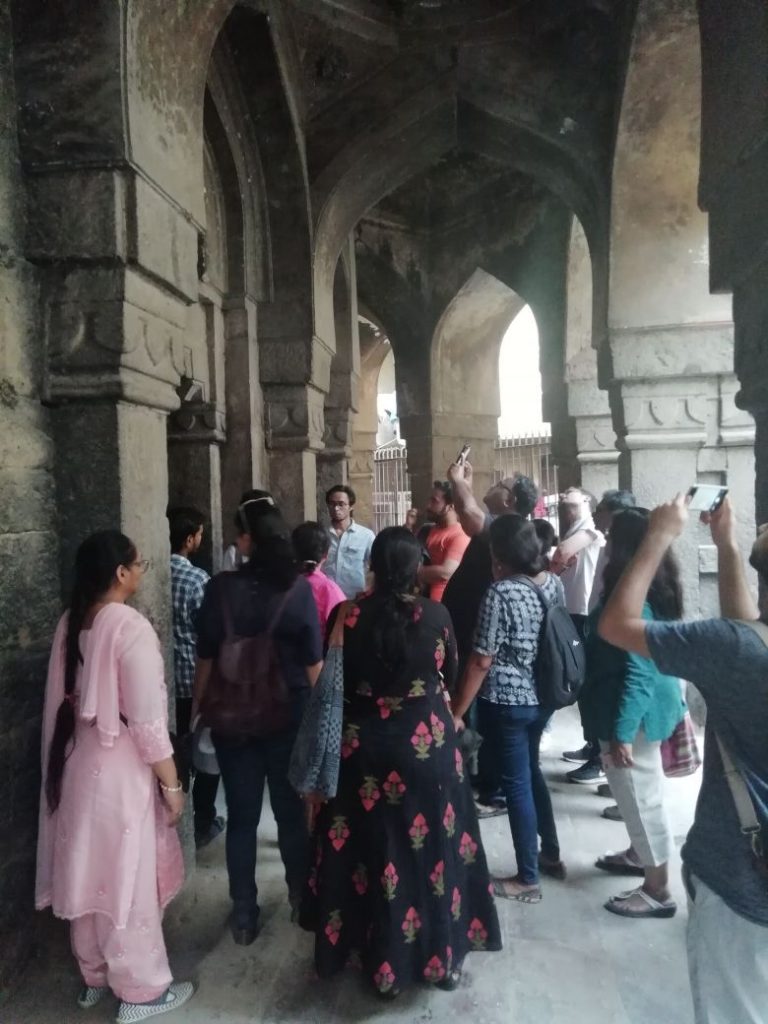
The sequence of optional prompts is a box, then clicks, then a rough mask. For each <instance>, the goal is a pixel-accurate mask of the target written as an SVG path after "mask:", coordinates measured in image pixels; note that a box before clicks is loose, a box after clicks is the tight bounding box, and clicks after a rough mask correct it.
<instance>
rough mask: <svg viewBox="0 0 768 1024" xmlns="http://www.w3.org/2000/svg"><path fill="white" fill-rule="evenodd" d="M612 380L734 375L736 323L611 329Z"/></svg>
mask: <svg viewBox="0 0 768 1024" xmlns="http://www.w3.org/2000/svg"><path fill="white" fill-rule="evenodd" d="M609 343H610V350H611V355H612V357H613V378H614V380H616V381H625V380H657V379H659V378H668V377H684V378H686V379H687V380H690V379H691V378H692V377H713V376H721V375H732V374H733V324H732V323H701V324H674V325H669V326H664V327H642V328H616V327H614V328H612V329H611V330H610V332H609Z"/></svg>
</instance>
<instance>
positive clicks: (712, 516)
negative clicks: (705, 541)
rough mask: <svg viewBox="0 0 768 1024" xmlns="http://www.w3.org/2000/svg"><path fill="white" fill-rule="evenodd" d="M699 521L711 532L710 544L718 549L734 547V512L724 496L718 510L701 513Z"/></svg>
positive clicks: (729, 501) (728, 499) (727, 498)
mask: <svg viewBox="0 0 768 1024" xmlns="http://www.w3.org/2000/svg"><path fill="white" fill-rule="evenodd" d="M701 521H702V523H704V525H705V526H709V528H710V530H711V531H712V542H713V543H714V544H715V546H716V547H718V548H724V547H731V546H734V547H735V546H736V510H735V509H734V507H733V505H732V504H731V500H730V498H729V497H728V496H727V495H726V497H725V499H724V500H723V503H722V504H721V505H720V508H717V509H715V511H714V512H702V513H701Z"/></svg>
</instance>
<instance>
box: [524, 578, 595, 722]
mask: <svg viewBox="0 0 768 1024" xmlns="http://www.w3.org/2000/svg"><path fill="white" fill-rule="evenodd" d="M515 579H517V580H520V582H521V583H524V584H525V585H526V586H527V587H530V588H531V590H533V591H534V593H535V594H536V596H537V597H538V599H539V601H540V602H541V607H542V610H543V612H544V620H543V622H542V624H541V632H540V633H539V649H538V653H537V655H536V661H535V662H534V665H533V676H534V679H535V680H536V693H537V696H538V698H539V703H540V704H541V706H542V707H544V708H552V710H553V711H557V710H558V708H567V707H568V706H569V705H570V704H574V703H575V702H576V699H577V698H578V696H579V691H580V690H581V688H582V686H583V685H584V676H585V675H586V668H587V661H586V655H585V653H584V644H583V642H582V640H581V637H580V636H579V634H578V633H577V632H576V627H575V626H574V624H573V620H572V619H571V616H570V615H569V614H568V610H567V609H566V608H565V607H564V606H563V605H561V604H550V603H549V601H548V600H547V598H546V596H545V595H544V592H543V591H542V589H541V587H538V586H536V584H535V583H534V582H533V580H531V579H530V578H529V577H528V576H516V577H515Z"/></svg>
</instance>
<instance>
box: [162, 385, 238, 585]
mask: <svg viewBox="0 0 768 1024" xmlns="http://www.w3.org/2000/svg"><path fill="white" fill-rule="evenodd" d="M179 397H180V399H181V406H180V408H179V409H178V410H177V411H176V412H174V413H172V414H171V416H170V419H169V422H168V504H169V505H192V506H193V507H194V508H198V509H200V510H201V511H203V512H204V513H205V514H206V516H207V517H208V520H209V521H208V524H207V527H206V530H205V532H204V534H203V544H202V547H201V549H200V557H199V561H200V564H201V565H202V566H203V567H204V568H205V569H207V570H208V572H210V573H214V572H218V571H219V570H220V569H221V560H222V509H221V457H220V450H221V445H222V444H223V442H224V441H225V440H226V423H225V417H224V410H223V409H220V408H219V407H218V406H217V405H216V404H215V403H214V402H205V401H203V397H202V389H201V388H200V385H197V384H196V383H195V382H190V381H188V380H187V379H186V378H182V382H181V385H180V387H179Z"/></svg>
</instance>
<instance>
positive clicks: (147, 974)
mask: <svg viewBox="0 0 768 1024" xmlns="http://www.w3.org/2000/svg"><path fill="white" fill-rule="evenodd" d="M70 935H71V940H72V951H73V953H74V954H75V956H76V957H77V962H78V964H79V966H80V973H81V974H82V976H83V981H84V982H85V984H86V985H93V986H94V987H104V986H107V987H109V988H111V989H112V991H113V992H114V994H115V995H116V996H117V997H118V999H122V1000H124V1001H125V1002H126V1003H149V1002H151V1001H152V1000H153V999H157V997H158V996H160V995H162V994H163V992H165V990H166V989H167V988H168V986H169V985H170V983H171V981H172V975H171V971H170V968H169V966H168V956H167V954H166V952H165V939H164V938H163V926H162V916H161V911H160V907H159V906H158V904H157V898H156V897H155V902H154V907H152V906H149V907H145V908H140V907H137V908H136V909H135V910H132V911H131V913H130V915H129V917H128V925H127V927H126V928H121V929H118V928H115V926H114V925H113V924H112V921H111V920H110V919H109V918H108V917H107V916H106V915H105V914H86V915H85V916H83V917H78V918H77V919H76V920H74V921H72V924H71V931H70Z"/></svg>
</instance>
